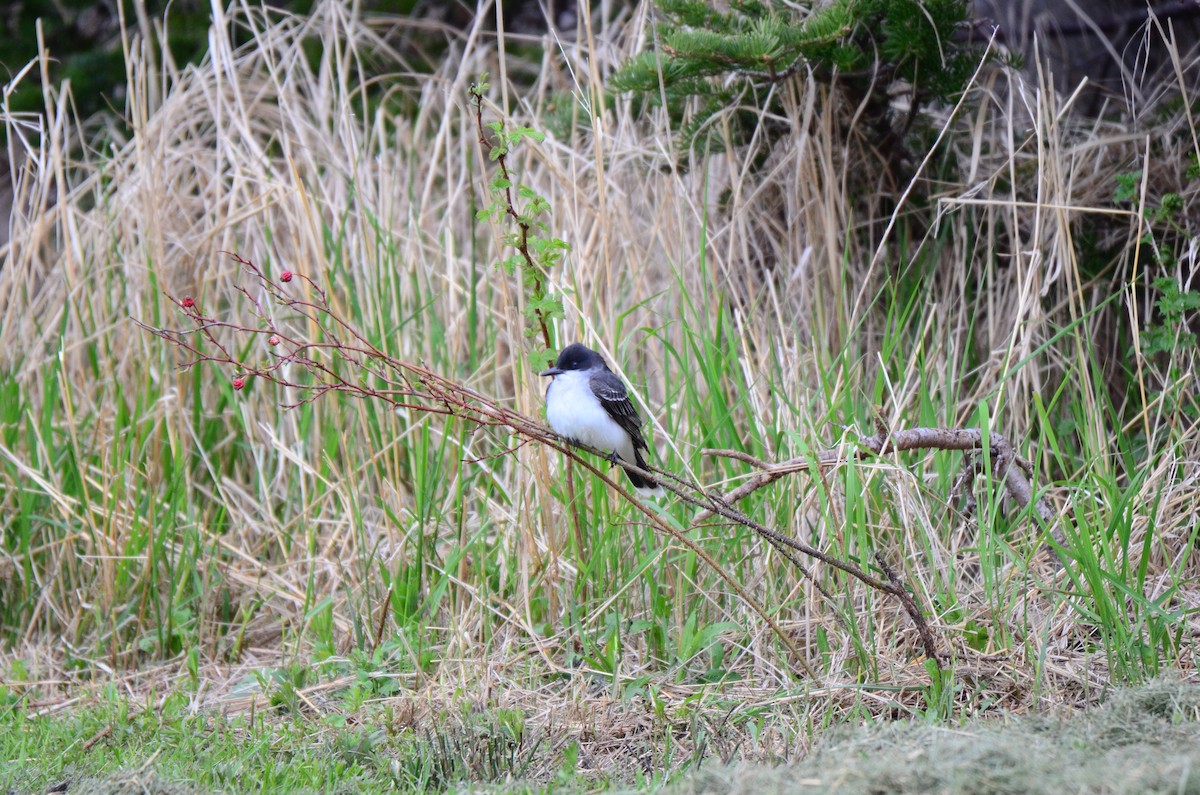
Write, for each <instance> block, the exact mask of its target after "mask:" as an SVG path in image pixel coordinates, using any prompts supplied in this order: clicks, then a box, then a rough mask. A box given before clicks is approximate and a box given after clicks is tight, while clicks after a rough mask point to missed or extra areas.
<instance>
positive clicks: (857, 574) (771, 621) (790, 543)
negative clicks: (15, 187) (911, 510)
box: [134, 254, 1061, 681]
mask: <svg viewBox="0 0 1200 795" xmlns="http://www.w3.org/2000/svg"><path fill="white" fill-rule="evenodd" d="M230 256H231V257H232V258H233V259H234V261H236V262H237V263H238V264H240V265H241V266H242V267H243V268H244V269H245V271H246V273H247V274H248V275H249V276H251V277H252V278H253V279H254V280H255V281H256V282H257V283H258V285H259V287H260V288H261V290H262V293H263V295H264V298H265V299H267V300H268V301H269V302H270V303H271V304H273V305H274V307H275V308H283V309H285V310H288V312H289V313H290V316H289V317H288V318H286V322H284V321H281V320H277V319H276V313H275V312H270V311H267V310H266V309H264V307H263V304H262V302H260V300H259V299H257V298H255V297H254V296H253V295H252V294H251V293H250V291H249V290H248V289H246V288H244V287H239V288H238V291H239V292H240V293H241V294H242V296H243V297H244V298H245V300H246V301H247V302H248V303H249V305H250V306H251V308H252V309H251V311H252V314H253V315H254V318H255V321H256V323H255V324H254V325H253V326H251V325H245V324H243V323H240V322H235V321H229V320H223V319H221V318H218V317H214V316H212V314H210V313H208V312H206V311H205V310H204V309H203V308H201V307H200V306H199V305H198V304H197V302H196V301H195V300H194V299H192V298H183V299H179V298H176V297H174V296H171V295H167V298H168V300H170V301H171V303H173V304H174V305H175V306H176V307H177V308H178V309H179V311H180V312H181V313H182V314H183V316H184V317H185V318H186V319H187V321H188V323H189V326H190V327H189V328H184V329H166V328H155V327H152V326H148V325H146V324H144V323H141V322H139V321H137V320H135V321H134V322H135V323H136V324H137V325H138V326H140V327H141V328H143V329H145V330H146V331H147V332H149V333H150V334H153V335H154V336H156V337H159V338H161V339H163V340H165V341H167V342H169V343H170V344H172V345H174V346H175V347H176V348H178V349H180V350H181V351H183V352H184V354H185V359H184V361H183V363H182V364H181V365H180V366H181V368H182V369H189V368H191V367H194V366H195V365H197V364H200V363H203V362H208V363H212V364H216V365H221V366H224V367H226V368H229V369H231V370H232V371H233V373H234V376H233V379H232V384H233V387H234V388H235V389H243V388H245V386H246V384H247V383H248V382H249V381H250V379H253V378H260V379H263V380H266V381H269V382H271V383H274V384H276V385H278V386H283V387H288V388H289V389H292V390H295V392H296V393H297V394H299V395H300V397H299V398H298V399H296V400H294V401H292V402H290V403H285V404H283V407H284V408H285V409H290V408H295V407H296V406H300V405H304V404H306V403H310V402H312V401H315V400H317V399H318V398H321V397H323V396H325V395H327V394H329V393H331V392H339V393H344V394H347V395H350V396H353V397H357V398H370V399H373V400H381V401H383V402H385V403H387V404H390V405H391V406H393V407H395V408H403V409H408V410H411V411H415V412H427V413H430V414H439V415H443V416H454V417H458V418H460V419H462V420H464V421H466V422H468V423H473V424H474V425H476V426H477V427H492V428H497V429H504V430H507V431H509V432H511V433H512V434H514V435H516V436H517V437H519V441H518V442H517V444H516V445H513V446H509V449H507V450H505V451H504V453H501V454H505V453H507V452H511V450H512V449H515V448H516V447H520V446H522V445H524V444H527V443H529V442H531V441H535V442H538V443H541V444H544V445H546V446H548V447H550V448H552V449H554V450H557V451H558V452H559V453H561V454H562V455H563V456H565V457H566V458H568V459H570V460H571V461H573V462H575V463H577V464H578V465H580V466H581V467H583V468H584V469H587V470H588V471H590V472H591V473H592V474H594V475H596V476H597V477H598V478H600V479H601V480H602V481H603V482H604V483H605V484H606V485H607V486H608V488H610V489H611V490H612V491H614V492H616V493H617V494H618V495H619V496H620V497H621V498H622V499H624V500H625V501H626V502H628V503H630V504H631V505H632V506H633V507H634V508H635V509H636V510H637V511H638V512H639V513H641V514H642V515H643V516H644V517H645V519H646V520H647V522H648V523H649V524H651V525H652V526H653V527H654V528H655V529H656V530H658V531H659V532H661V533H662V534H663V535H665V536H668V537H670V538H671V539H673V540H674V541H675V542H677V543H679V544H680V545H682V546H684V547H686V548H688V549H689V550H690V551H692V552H694V553H695V554H696V555H697V557H699V558H700V559H701V560H703V561H704V563H705V564H707V565H708V566H710V567H711V568H712V569H713V571H715V572H716V573H717V574H718V575H719V576H720V577H721V578H722V579H723V580H724V581H725V582H726V583H727V584H728V585H729V587H730V588H731V589H732V590H733V591H734V592H735V593H736V594H737V595H738V597H739V598H741V599H742V600H743V601H744V602H745V603H746V604H747V605H748V606H749V607H750V608H751V609H752V610H754V611H755V612H756V613H757V614H758V615H759V616H760V617H761V618H762V620H763V621H764V623H765V624H766V625H767V626H768V627H770V629H771V630H772V632H774V633H775V634H776V635H777V636H778V637H779V638H780V640H781V641H782V642H783V643H784V645H785V646H786V647H787V648H788V650H789V652H790V654H791V658H792V659H793V660H794V661H795V663H796V664H797V665H799V666H800V667H801V668H802V669H803V670H804V672H805V673H806V674H807V675H808V676H809V677H810V678H811V679H813V680H814V681H819V677H818V676H817V674H816V672H815V671H813V669H812V668H811V667H810V666H809V664H808V663H807V661H806V660H805V656H804V654H803V653H802V652H801V650H800V648H799V647H798V646H797V644H796V641H795V639H794V638H793V637H792V636H791V634H789V633H788V632H786V631H785V630H784V629H783V628H782V627H781V626H780V625H779V623H778V622H777V621H776V620H775V618H774V617H773V616H772V614H771V612H769V611H768V610H767V609H766V608H765V607H764V606H763V605H761V604H760V603H759V602H758V601H757V600H756V599H755V598H754V596H752V595H751V594H750V593H749V592H748V591H747V590H746V588H745V586H743V585H742V584H741V583H740V582H739V581H738V580H737V579H736V578H735V577H734V576H733V575H732V574H730V573H729V572H728V571H726V570H725V569H723V568H722V567H721V566H720V564H719V563H717V561H716V560H714V559H713V558H712V557H711V555H709V554H708V553H707V552H706V551H705V550H704V549H703V548H702V547H701V546H700V545H699V544H698V543H697V542H696V541H694V540H693V539H692V538H690V537H689V535H688V534H687V532H686V531H683V530H680V529H679V528H677V527H675V526H674V525H672V524H671V523H669V522H668V521H666V520H665V519H664V518H663V517H662V515H661V513H660V511H659V510H657V509H656V508H653V507H651V506H650V505H649V504H647V503H645V502H642V501H641V500H639V499H638V498H637V497H635V496H634V495H633V494H632V493H631V492H630V491H629V490H627V489H626V488H625V487H624V485H622V484H618V483H617V482H616V481H615V480H613V478H612V477H610V475H609V474H608V469H609V466H610V465H609V464H608V460H607V459H608V451H604V450H594V449H591V448H586V447H579V446H576V445H573V444H571V443H570V442H569V441H568V440H566V439H565V438H563V437H561V436H559V435H558V434H556V433H554V432H553V431H551V430H550V429H549V428H547V427H545V426H544V425H542V424H541V423H539V422H536V421H535V420H533V419H531V418H529V417H526V416H524V415H523V414H520V413H518V412H515V411H512V410H511V409H509V408H507V407H506V406H504V405H502V404H501V403H499V402H498V401H496V400H494V399H492V398H489V397H487V396H485V395H482V394H480V393H478V392H476V391H474V390H472V389H470V388H468V387H466V386H464V385H462V384H459V383H457V382H455V381H452V380H450V379H448V378H445V377H443V376H441V375H439V374H437V373H435V372H433V371H432V370H430V369H428V368H426V367H424V366H422V365H418V364H414V363H411V362H407V361H404V360H402V359H398V358H396V357H393V356H391V355H389V354H387V353H385V352H384V351H382V350H380V349H379V348H378V347H376V346H375V345H374V344H372V343H371V342H370V340H368V339H367V338H366V337H364V336H363V335H362V334H361V333H360V332H358V331H357V330H356V329H355V328H353V327H352V326H351V325H350V324H348V323H347V322H346V321H344V320H343V319H342V318H341V317H340V316H339V315H338V314H337V312H336V311H335V310H334V309H333V307H332V306H331V304H330V302H329V298H328V296H327V294H326V293H325V291H324V290H323V289H322V288H321V287H320V286H319V285H318V284H317V283H316V282H315V281H313V280H312V279H311V278H309V277H308V276H305V275H302V274H293V273H291V272H289V271H283V272H281V273H279V274H277V275H275V276H269V275H268V274H266V273H265V272H263V270H262V269H261V268H259V267H258V266H257V265H256V264H254V263H253V262H252V261H250V260H248V259H246V258H244V257H241V256H239V255H237V254H230ZM281 314H287V313H281ZM297 320H298V321H301V322H303V323H306V324H307V325H308V327H309V328H311V329H315V330H316V333H315V334H313V335H312V336H313V337H314V338H315V340H316V341H311V340H309V339H306V338H305V337H304V336H302V335H300V334H298V333H295V332H292V331H290V330H289V329H290V328H291V326H292V325H293V321H297ZM248 338H249V341H250V342H254V341H262V342H263V343H264V345H263V346H262V347H261V348H260V347H259V346H256V345H253V344H250V345H247V344H246V342H247V340H248ZM233 339H237V340H238V345H236V346H235V345H233V344H232V342H231V341H232V340H233ZM264 349H265V358H262V357H263V354H262V353H261V352H262V351H264ZM236 350H242V351H246V353H244V354H239V353H237V352H236ZM256 355H257V356H259V357H260V359H259V360H252V359H251V358H249V357H252V356H256ZM877 425H878V427H877V433H876V434H875V435H874V436H871V437H864V438H861V439H859V440H858V443H857V450H850V451H847V450H834V451H828V452H826V453H822V454H821V455H820V456H818V457H817V459H816V460H815V462H814V461H810V460H809V459H807V458H796V459H791V460H788V461H783V462H780V463H777V464H771V463H767V462H765V461H760V460H758V459H756V458H753V457H752V456H748V455H746V454H745V453H741V452H738V451H732V450H705V451H703V453H704V454H706V455H713V456H723V457H728V458H735V459H738V460H741V461H744V462H746V463H749V464H751V465H752V466H754V467H755V468H757V469H758V470H759V472H758V473H757V474H755V475H754V476H752V477H751V478H750V479H749V480H748V481H747V482H746V483H744V484H742V485H741V486H739V487H738V488H736V489H734V490H732V491H730V492H728V493H726V494H714V493H710V492H708V491H706V490H705V489H704V488H703V487H701V486H700V485H699V484H696V483H692V482H689V481H687V480H685V479H683V478H680V477H679V476H677V475H675V474H674V473H671V472H667V471H665V470H662V469H658V468H655V467H651V471H649V472H647V471H644V470H642V469H639V468H638V467H636V466H633V465H631V464H626V463H625V462H624V461H618V462H617V463H618V465H619V466H621V467H622V468H624V469H626V470H629V471H631V472H635V473H637V474H640V475H642V476H644V477H650V478H652V479H654V480H656V481H658V482H659V483H660V484H661V485H662V486H663V488H664V489H666V490H667V491H670V492H671V493H672V494H674V495H675V496H676V497H678V498H679V499H680V500H681V501H683V502H684V503H686V504H688V505H692V506H694V507H696V508H699V509H700V511H699V513H698V515H697V517H696V519H695V520H694V521H693V524H692V527H695V526H696V525H697V524H700V523H702V522H704V521H706V520H707V519H709V518H711V517H712V516H714V515H716V516H720V517H721V518H723V519H725V520H727V521H730V522H733V523H736V524H740V525H742V526H744V527H747V528H749V529H751V530H752V531H754V532H755V533H756V534H758V535H759V536H760V537H762V538H763V539H764V540H765V541H766V542H767V543H769V544H771V546H772V547H774V548H775V549H776V550H778V551H779V552H780V554H781V555H783V556H784V557H785V558H786V559H787V560H788V561H789V562H790V563H792V564H793V565H794V566H796V568H797V570H799V571H800V573H801V574H802V575H803V576H804V577H805V578H806V579H808V580H809V581H810V582H812V583H813V585H814V587H815V588H817V589H818V590H819V591H820V593H821V594H822V595H823V596H824V597H825V598H826V599H827V600H828V601H829V602H830V603H831V604H833V603H836V602H835V600H834V599H833V597H832V595H831V594H829V592H828V591H826V590H825V589H824V588H823V587H822V586H821V585H820V584H819V583H818V582H817V581H816V580H815V579H814V578H813V576H812V574H811V572H810V571H809V569H808V568H807V567H806V566H805V565H804V563H803V561H802V560H801V558H800V556H801V555H803V556H806V557H809V558H813V559H816V560H818V561H820V562H822V563H824V564H826V565H828V566H832V567H834V568H836V569H838V570H840V571H842V572H844V573H846V574H848V575H850V576H851V577H854V578H855V579H857V580H859V581H860V582H862V583H863V584H864V585H866V586H868V587H870V588H873V589H875V590H878V591H880V592H883V593H886V594H888V595H890V596H892V597H894V598H895V599H897V601H899V603H900V604H901V605H902V607H903V609H904V611H905V612H906V613H907V614H908V616H909V617H910V619H911V620H912V621H913V623H914V625H915V626H916V628H917V632H918V634H919V635H920V638H921V643H922V645H923V647H924V650H925V653H926V654H927V655H928V656H929V657H930V658H931V659H933V660H934V661H935V663H937V664H938V665H939V667H940V665H941V662H940V659H939V654H938V651H937V646H936V643H935V641H934V637H933V633H932V632H931V631H930V629H929V626H928V624H927V622H926V621H925V619H924V616H923V615H922V612H921V609H920V607H919V606H918V605H917V603H916V600H915V599H914V597H913V595H912V593H911V592H910V590H909V589H908V588H906V587H905V586H904V584H903V583H902V582H901V581H900V580H899V578H898V577H897V576H896V574H895V572H894V571H893V569H892V568H891V567H890V566H889V565H888V564H887V563H886V562H885V561H884V560H883V559H882V558H878V557H877V560H878V562H879V565H880V569H881V570H882V572H883V573H884V575H885V576H884V578H880V577H876V576H873V575H871V574H869V573H867V572H866V571H864V570H863V569H862V568H860V567H859V566H857V565H856V564H854V563H851V562H849V561H844V560H840V559H838V558H836V557H833V556H831V555H829V554H827V553H825V552H822V551H821V550H819V549H817V548H815V547H812V546H810V545H808V544H806V543H804V542H803V541H800V540H798V539H795V538H792V537H790V536H787V535H785V534H783V533H781V532H779V531H778V530H775V529H773V528H770V527H767V526H766V525H763V524H761V523H760V522H758V521H756V520H754V519H752V518H751V517H750V516H748V515H747V514H745V513H744V512H742V511H740V510H739V509H738V508H737V507H736V503H737V502H738V501H739V500H741V499H743V498H745V497H746V496H747V495H749V494H752V493H753V492H755V491H757V490H758V489H760V488H763V487H764V486H767V485H769V484H770V483H773V482H774V481H776V480H778V479H779V478H782V477H784V476H786V475H789V474H793V473H796V472H801V471H804V470H807V469H809V468H810V467H812V466H813V464H814V463H815V464H816V465H817V466H818V467H821V468H824V467H826V466H831V465H834V464H837V463H839V462H843V461H846V460H848V459H849V458H850V457H851V456H857V457H859V458H863V457H866V456H868V455H885V454H887V453H889V452H892V451H897V450H912V449H918V448H926V447H935V448H941V449H950V450H978V449H981V445H982V436H981V434H980V433H979V432H978V431H970V430H944V429H929V428H917V429H911V430H902V431H890V432H889V431H888V430H887V429H886V428H884V427H883V426H882V424H881V423H878V424H877ZM988 441H989V443H990V449H991V453H992V461H993V469H994V471H995V472H998V473H1000V476H1001V477H1003V478H1004V479H1005V483H1006V488H1007V490H1008V493H1009V494H1010V495H1011V496H1012V497H1013V498H1014V499H1016V501H1017V502H1018V503H1020V504H1021V505H1023V506H1024V505H1029V504H1030V503H1031V502H1034V501H1033V497H1032V494H1033V488H1032V485H1031V483H1030V480H1029V466H1028V464H1026V463H1024V462H1023V461H1021V460H1020V459H1019V458H1017V457H1016V455H1015V454H1014V453H1013V452H1012V447H1011V445H1010V444H1009V443H1008V441H1007V440H1006V439H1004V437H1002V436H999V435H998V434H992V435H991V436H990V437H989V439H988ZM581 449H582V450H586V451H588V452H591V453H595V454H596V455H598V456H599V457H600V458H599V459H596V460H593V459H589V458H584V457H583V456H581V455H580V453H579V451H580V450H581ZM598 461H599V462H600V463H597V462H598ZM1014 463H1015V464H1016V466H1013V464H1014ZM602 467H603V468H602ZM1034 505H1035V506H1036V508H1037V512H1038V515H1039V516H1040V517H1041V518H1042V519H1043V520H1044V521H1046V522H1047V523H1050V522H1051V521H1052V520H1053V517H1054V512H1053V511H1052V510H1051V509H1050V508H1049V506H1047V505H1045V503H1044V501H1042V500H1037V501H1036V502H1034ZM1055 538H1056V539H1059V540H1060V541H1061V537H1060V536H1059V535H1058V534H1056V535H1055ZM843 620H845V619H843Z"/></svg>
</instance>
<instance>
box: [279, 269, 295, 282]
mask: <svg viewBox="0 0 1200 795" xmlns="http://www.w3.org/2000/svg"><path fill="white" fill-rule="evenodd" d="M291 280H292V272H291V271H284V272H283V273H281V274H279V281H281V282H290V281H291Z"/></svg>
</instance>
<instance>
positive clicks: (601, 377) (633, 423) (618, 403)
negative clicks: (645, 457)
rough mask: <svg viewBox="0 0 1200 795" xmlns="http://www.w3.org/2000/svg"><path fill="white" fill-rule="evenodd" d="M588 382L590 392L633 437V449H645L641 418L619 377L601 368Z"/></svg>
mask: <svg viewBox="0 0 1200 795" xmlns="http://www.w3.org/2000/svg"><path fill="white" fill-rule="evenodd" d="M588 384H589V385H590V386H591V387H592V393H593V394H594V395H595V396H596V397H597V398H599V399H600V405H601V406H603V407H604V409H605V410H606V411H607V412H608V415H609V416H610V417H612V418H613V419H614V420H616V421H617V424H618V425H620V426H621V427H622V428H623V429H624V430H625V432H626V433H628V434H629V436H630V437H631V438H632V439H633V447H634V449H635V450H638V449H641V450H645V449H646V440H645V439H644V438H642V418H641V417H640V416H638V412H637V409H636V408H634V405H633V401H631V400H630V399H629V392H627V391H626V389H625V384H624V382H623V381H621V377H620V376H618V375H617V374H616V373H613V372H610V371H608V370H601V371H600V372H597V373H594V374H593V375H592V377H591V378H590V379H588Z"/></svg>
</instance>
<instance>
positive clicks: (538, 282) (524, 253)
mask: <svg viewBox="0 0 1200 795" xmlns="http://www.w3.org/2000/svg"><path fill="white" fill-rule="evenodd" d="M471 104H472V105H474V106H475V126H476V128H477V129H478V131H479V147H480V149H482V150H483V154H484V160H485V161H490V160H491V151H492V148H493V144H492V142H491V141H490V140H488V136H487V130H486V128H485V127H484V126H483V97H482V96H481V95H480V94H478V93H476V91H475V90H474V88H472V91H471ZM496 163H497V164H498V165H499V166H500V174H501V176H503V177H504V181H505V182H506V183H507V184H508V187H506V188H505V189H504V204H505V209H504V212H505V213H507V214H508V215H510V216H512V219H513V221H514V222H515V223H516V225H517V229H519V230H521V231H520V237H518V238H517V251H519V252H520V254H521V258H522V259H524V260H525V269H526V272H527V273H529V274H530V277H531V278H532V279H533V297H534V298H536V299H538V300H541V299H542V298H544V297H545V295H546V291H545V288H544V287H543V286H542V276H541V272H540V270H539V269H538V266H537V263H535V262H534V261H533V255H532V254H530V253H529V222H528V221H526V220H525V219H524V218H522V217H521V214H520V213H519V212H517V207H516V204H515V203H514V202H513V195H512V176H511V174H510V173H509V170H508V155H506V154H501V155H499V156H498V157H497V158H496ZM533 311H534V313H535V314H536V315H537V319H538V326H539V327H540V329H541V332H542V341H543V342H544V343H545V344H546V349H547V350H549V349H550V347H551V345H552V343H551V341H550V326H549V324H548V323H547V322H546V315H545V313H544V312H543V311H542V310H541V309H538V308H535V309H534V310H533Z"/></svg>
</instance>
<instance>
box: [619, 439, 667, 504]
mask: <svg viewBox="0 0 1200 795" xmlns="http://www.w3.org/2000/svg"><path fill="white" fill-rule="evenodd" d="M633 458H634V462H635V463H636V464H637V465H638V469H647V467H646V459H645V457H643V456H642V451H641V449H640V448H637V447H635V448H633ZM625 474H626V475H627V476H628V477H629V482H630V483H631V484H632V485H633V487H634V488H635V489H637V490H638V491H645V492H649V493H650V494H652V495H654V496H655V497H657V496H660V495H661V494H662V493H663V490H662V486H660V485H658V481H656V480H654V479H653V478H649V477H643V476H641V475H639V474H638V473H636V472H630V471H629V470H628V469H626V470H625Z"/></svg>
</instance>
